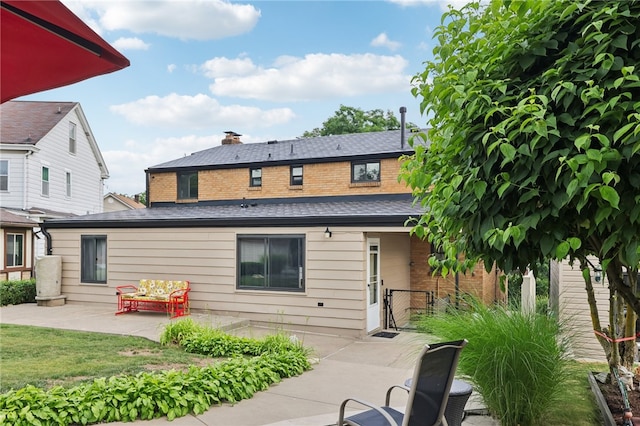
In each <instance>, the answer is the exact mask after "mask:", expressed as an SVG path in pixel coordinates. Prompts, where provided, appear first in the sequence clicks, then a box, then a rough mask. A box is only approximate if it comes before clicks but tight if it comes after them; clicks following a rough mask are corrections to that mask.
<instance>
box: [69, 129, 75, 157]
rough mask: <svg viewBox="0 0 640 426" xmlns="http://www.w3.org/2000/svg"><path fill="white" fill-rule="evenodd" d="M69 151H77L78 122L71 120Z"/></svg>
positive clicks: (72, 152)
mask: <svg viewBox="0 0 640 426" xmlns="http://www.w3.org/2000/svg"><path fill="white" fill-rule="evenodd" d="M69 153H70V154H75V153H76V123H71V122H69Z"/></svg>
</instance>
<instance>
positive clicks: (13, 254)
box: [5, 232, 26, 268]
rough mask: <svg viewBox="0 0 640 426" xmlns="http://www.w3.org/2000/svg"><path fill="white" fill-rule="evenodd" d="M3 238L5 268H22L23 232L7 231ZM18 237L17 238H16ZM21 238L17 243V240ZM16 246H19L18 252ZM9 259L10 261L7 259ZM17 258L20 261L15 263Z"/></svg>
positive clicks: (23, 253) (24, 238) (24, 237)
mask: <svg viewBox="0 0 640 426" xmlns="http://www.w3.org/2000/svg"><path fill="white" fill-rule="evenodd" d="M6 235H7V237H6V239H5V250H6V262H7V264H6V267H7V268H22V267H23V266H24V255H25V252H24V249H25V247H24V243H25V240H26V236H25V233H23V232H7V234H6ZM18 237H19V238H18ZM10 239H11V240H12V241H9V240H10ZM18 239H19V240H21V241H20V242H19V243H18V241H17V240H18ZM16 247H19V249H20V253H18V252H17V251H16ZM9 259H11V261H9ZM18 260H19V262H20V263H16V262H17V261H18Z"/></svg>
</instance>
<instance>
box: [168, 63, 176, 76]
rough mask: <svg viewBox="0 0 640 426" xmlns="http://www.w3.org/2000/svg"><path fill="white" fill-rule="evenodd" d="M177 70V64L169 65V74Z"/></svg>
mask: <svg viewBox="0 0 640 426" xmlns="http://www.w3.org/2000/svg"><path fill="white" fill-rule="evenodd" d="M175 70H176V64H169V65H167V72H169V74H171V73H172V72H174V71H175Z"/></svg>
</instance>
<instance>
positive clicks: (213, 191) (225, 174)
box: [149, 158, 411, 202]
mask: <svg viewBox="0 0 640 426" xmlns="http://www.w3.org/2000/svg"><path fill="white" fill-rule="evenodd" d="M399 171H400V162H399V161H398V160H397V159H395V158H389V159H383V160H380V182H366V183H358V184H352V183H351V162H350V161H343V162H336V163H319V164H305V165H303V185H301V186H300V185H297V186H291V185H289V182H290V166H288V165H287V166H274V167H263V168H262V186H261V187H250V186H249V168H242V169H217V170H205V171H200V172H199V173H198V198H199V200H200V201H207V200H237V199H241V198H247V199H254V198H284V197H311V196H332V195H364V194H399V193H408V192H410V191H411V190H410V189H409V188H408V187H407V186H406V185H405V184H404V183H403V182H402V183H401V182H398V173H399ZM150 177H151V179H150V184H149V193H150V194H149V200H150V201H151V202H174V201H177V178H176V173H175V172H171V173H152V174H151V176H150ZM185 202H188V201H185Z"/></svg>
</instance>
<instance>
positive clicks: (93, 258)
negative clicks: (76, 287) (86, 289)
mask: <svg viewBox="0 0 640 426" xmlns="http://www.w3.org/2000/svg"><path fill="white" fill-rule="evenodd" d="M81 241H82V243H81V251H80V263H81V267H80V279H81V281H82V282H85V283H101V284H106V283H107V236H106V235H83V236H82V237H81Z"/></svg>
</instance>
